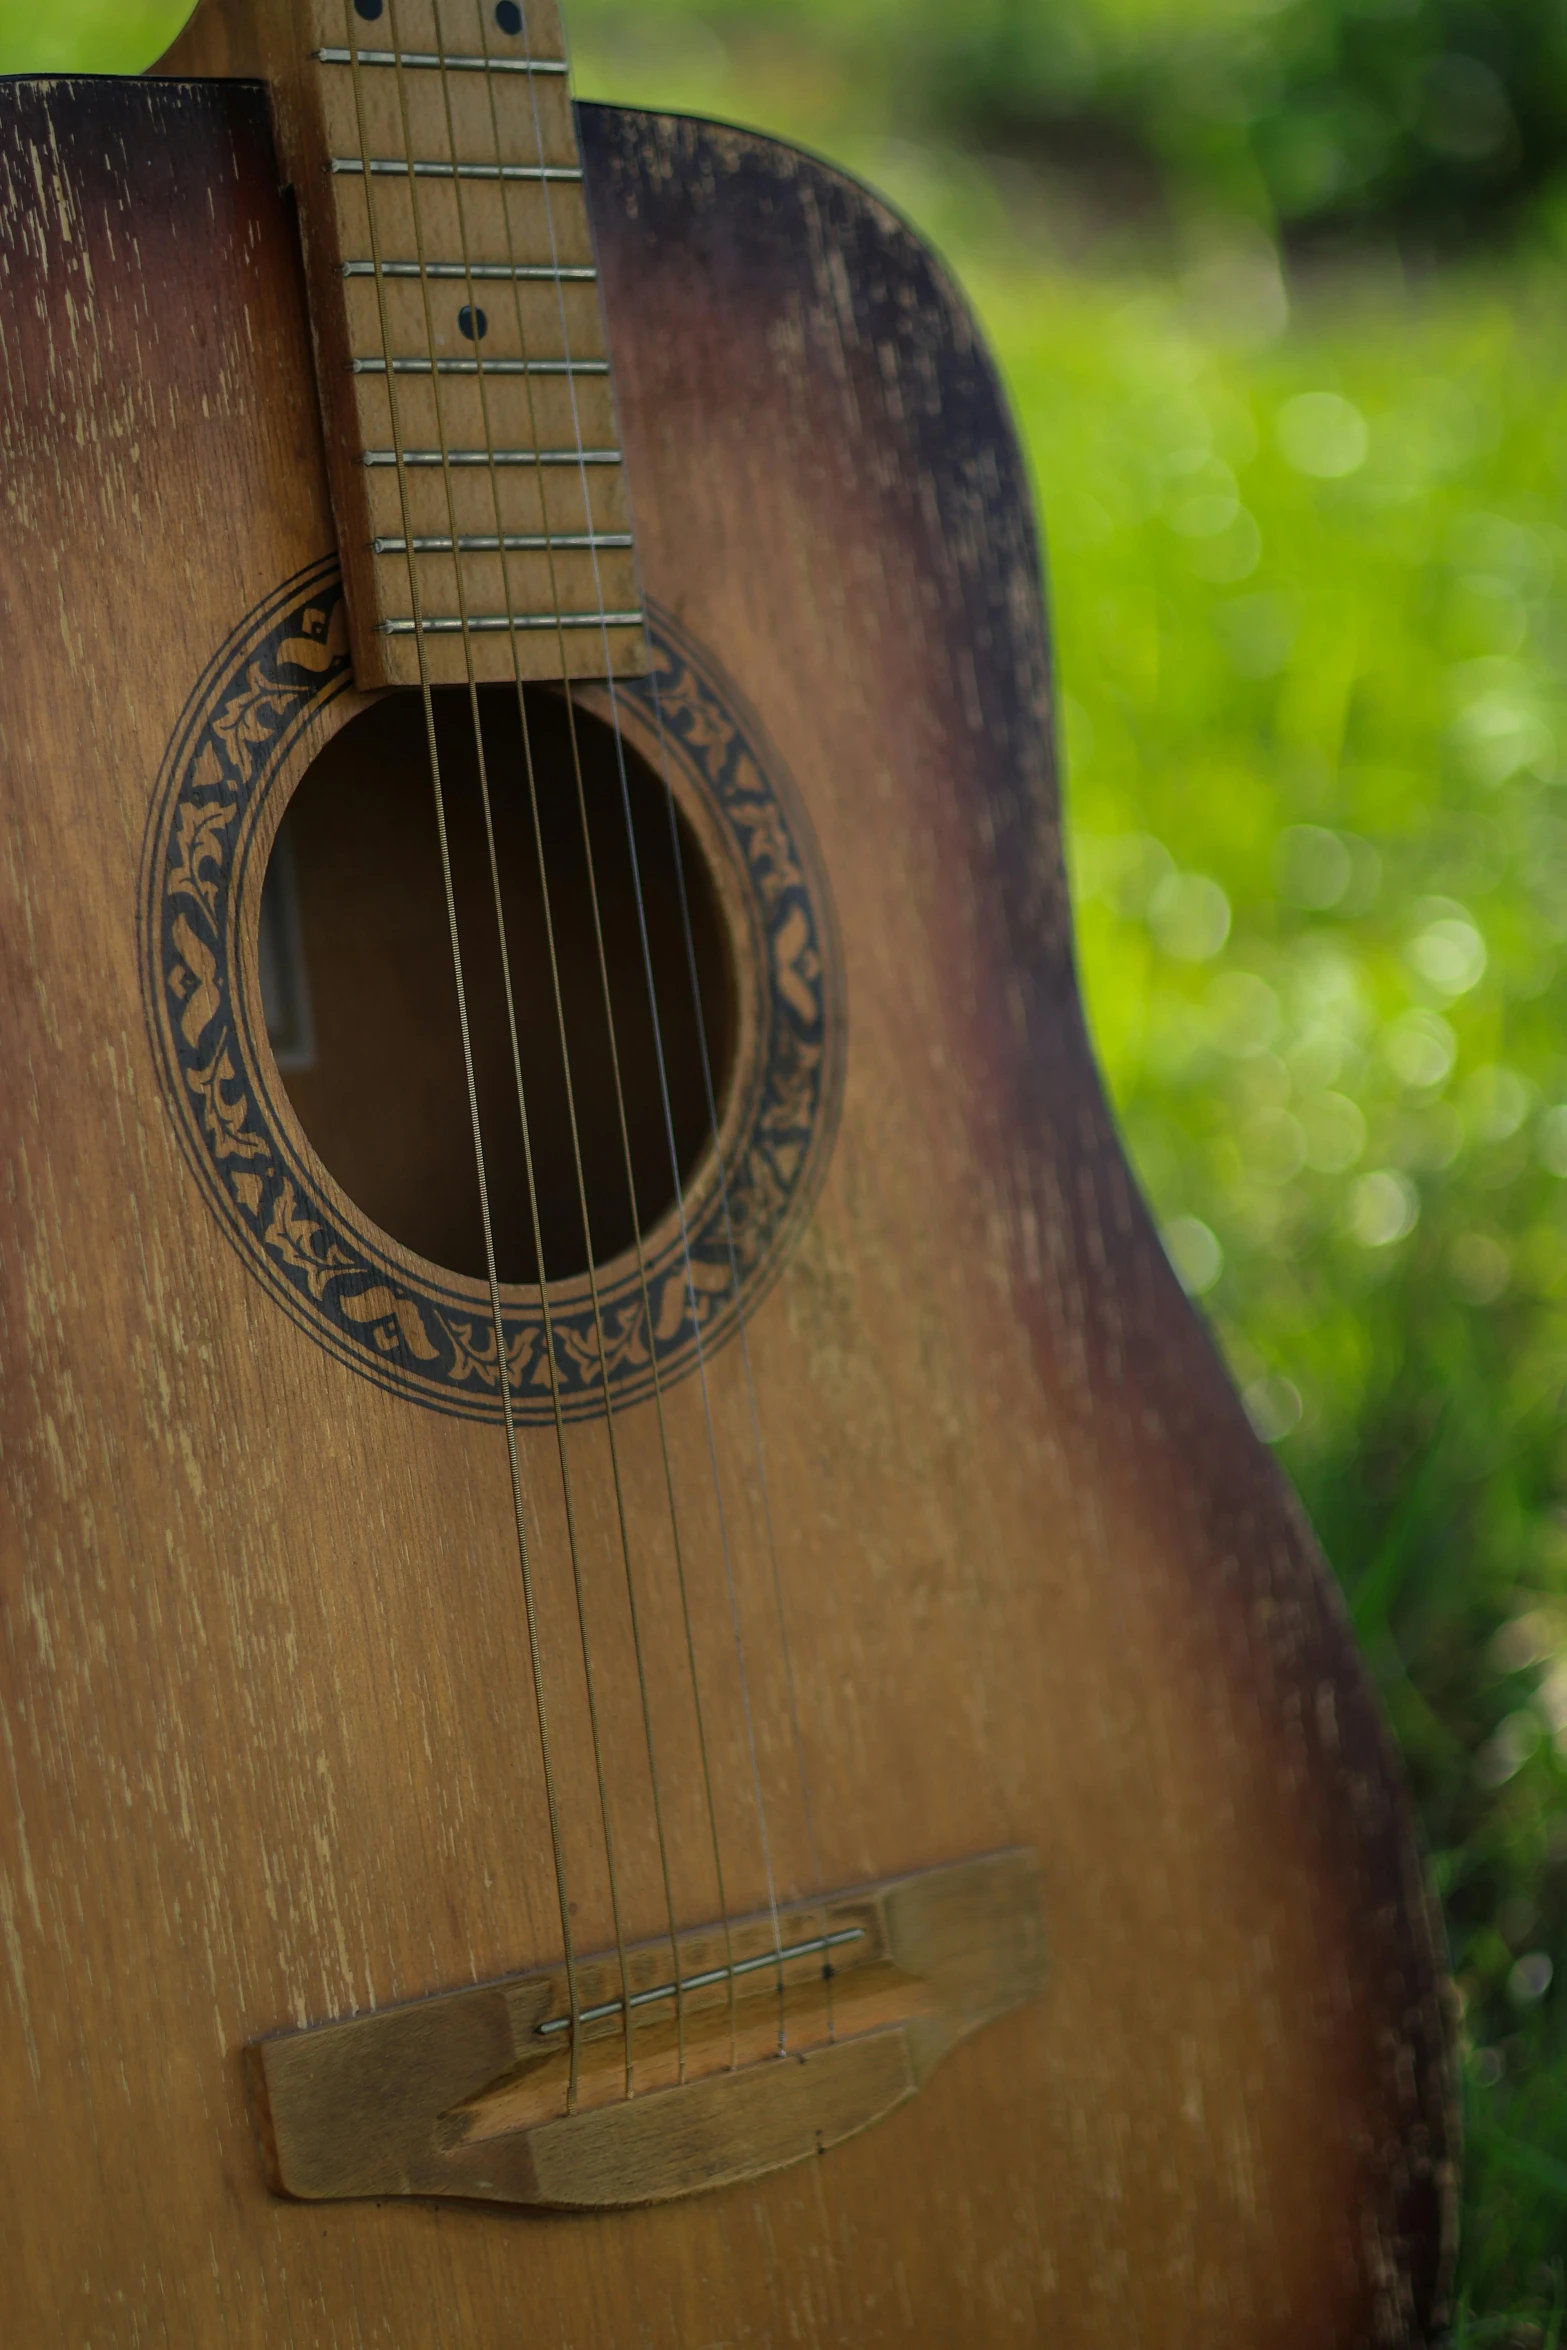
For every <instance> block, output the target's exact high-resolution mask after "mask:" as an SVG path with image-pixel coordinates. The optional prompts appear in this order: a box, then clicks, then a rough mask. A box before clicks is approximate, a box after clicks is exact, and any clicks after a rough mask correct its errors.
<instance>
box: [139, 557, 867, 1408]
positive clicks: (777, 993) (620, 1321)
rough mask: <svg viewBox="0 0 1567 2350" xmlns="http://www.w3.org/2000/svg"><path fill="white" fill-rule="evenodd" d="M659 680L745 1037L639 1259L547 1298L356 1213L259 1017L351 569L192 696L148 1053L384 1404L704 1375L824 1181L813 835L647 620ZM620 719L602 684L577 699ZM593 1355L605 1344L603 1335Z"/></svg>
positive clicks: (303, 1295)
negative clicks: (272, 911)
mask: <svg viewBox="0 0 1567 2350" xmlns="http://www.w3.org/2000/svg"><path fill="white" fill-rule="evenodd" d="M651 640H652V650H653V667H652V671H651V673H650V675H649V676H648V677H647V678H646V679H638V680H636V681H634V682H624V681H623V682H621V683H620V684H619V685H618V686H617V687H616V689H615V692H616V706H617V712H618V716H619V720H620V723H621V725H622V727H623V729H624V731H625V733H626V735H627V737H628V739H629V740H630V741H631V742H632V743H633V744H634V745H635V746H636V747H637V748H639V749H640V750H641V751H642V753H643V756H644V757H645V758H646V759H647V760H648V761H649V763H650V764H651V765H652V766H653V768H654V770H655V772H658V771H660V770H662V771H663V772H664V773H666V774H667V776H668V779H669V783H670V787H671V789H672V790H673V791H674V793H675V795H676V799H677V803H678V804H679V806H680V807H681V810H682V813H683V815H684V816H685V817H686V819H687V822H688V825H689V827H690V829H691V831H692V832H693V834H694V835H695V837H696V839H697V841H698V843H699V845H700V846H701V848H702V850H703V853H704V854H705V855H706V856H707V857H708V859H709V860H710V866H711V877H712V879H713V880H714V883H715V886H716V892H717V896H718V899H719V902H720V905H721V906H722V908H723V910H724V914H725V918H726V924H727V928H728V931H729V946H730V959H731V962H732V964H733V965H734V969H735V976H736V987H737V998H738V1001H737V1006H736V1009H737V1012H738V1019H737V1022H736V1028H737V1034H738V1040H739V1041H738V1045H737V1049H736V1052H735V1055H734V1066H733V1069H732V1072H731V1076H730V1081H729V1083H728V1086H727V1088H726V1093H725V1099H724V1101H723V1103H722V1104H721V1105H720V1118H719V1135H718V1146H717V1148H716V1149H715V1148H713V1147H712V1146H711V1144H710V1145H709V1146H708V1148H707V1149H706V1150H705V1152H704V1153H703V1155H702V1157H701V1160H700V1162H699V1164H698V1165H697V1167H696V1168H695V1170H694V1171H693V1174H692V1176H691V1178H690V1180H689V1182H688V1183H687V1185H686V1186H685V1190H684V1195H683V1199H682V1201H681V1202H680V1203H679V1205H678V1206H676V1207H673V1208H671V1209H670V1211H669V1212H668V1213H667V1214H666V1215H665V1216H664V1217H663V1218H662V1219H661V1220H660V1221H659V1222H658V1224H657V1225H656V1226H654V1228H653V1229H652V1230H650V1231H649V1232H647V1233H646V1234H645V1235H644V1236H643V1247H642V1262H641V1264H640V1265H639V1263H638V1260H637V1256H636V1253H635V1251H628V1252H627V1253H626V1254H625V1255H623V1256H621V1257H617V1258H614V1259H612V1260H611V1261H610V1262H608V1263H607V1264H605V1265H602V1266H600V1267H598V1268H597V1287H598V1310H597V1313H595V1310H594V1304H593V1299H592V1295H591V1292H590V1288H589V1283H588V1279H587V1277H586V1275H582V1276H580V1277H578V1278H576V1279H573V1280H568V1281H562V1282H552V1283H551V1284H550V1289H549V1305H550V1324H551V1331H552V1335H553V1380H552V1373H551V1356H550V1353H549V1352H548V1351H547V1348H546V1334H545V1316H544V1300H543V1298H542V1296H541V1294H540V1292H539V1291H538V1290H537V1289H536V1288H523V1287H507V1288H506V1289H504V1290H503V1291H502V1308H503V1310H502V1315H501V1331H500V1338H501V1344H500V1345H497V1333H496V1327H495V1318H494V1315H493V1313H492V1310H491V1301H490V1295H489V1292H488V1289H487V1287H486V1286H485V1284H484V1283H483V1282H479V1281H474V1280H471V1279H468V1278H465V1277H464V1276H462V1275H459V1274H457V1273H453V1272H449V1271H447V1270H445V1269H443V1268H442V1267H440V1266H437V1265H433V1264H431V1263H429V1262H427V1261H426V1260H425V1259H423V1258H421V1257H418V1256H416V1255H414V1254H413V1253H412V1252H411V1251H410V1250H408V1249H406V1248H404V1247H403V1246H402V1245H401V1244H400V1243H399V1242H397V1241H396V1240H394V1239H393V1238H392V1237H391V1236H390V1235H389V1234H387V1233H385V1232H383V1231H382V1230H381V1229H380V1228H379V1227H378V1226H377V1225H376V1224H374V1223H373V1222H372V1221H371V1220H370V1218H369V1217H368V1216H366V1215H365V1214H364V1213H363V1212H362V1211H361V1210H360V1209H359V1208H357V1207H356V1205H355V1204H354V1202H353V1201H352V1200H351V1199H350V1198H349V1197H348V1196H347V1194H346V1193H345V1192H344V1191H343V1190H342V1189H341V1187H340V1186H339V1185H338V1184H337V1183H336V1182H335V1181H334V1179H333V1177H332V1176H331V1175H330V1173H329V1172H328V1170H327V1169H326V1167H325V1166H324V1165H323V1164H322V1162H321V1160H320V1158H319V1157H318V1156H317V1155H316V1153H315V1152H314V1150H313V1149H312V1147H311V1145H310V1143H309V1142H308V1140H307V1139H306V1137H305V1134H304V1131H303V1129H302V1127H301V1126H300V1123H299V1120H298V1118H297V1117H296V1116H295V1114H294V1112H293V1109H292V1107H291V1106H290V1103H289V1101H288V1096H287V1093H286V1091H285V1089H284V1086H283V1082H282V1079H281V1077H280V1076H279V1074H278V1070H277V1067H276V1064H275V1062H274V1060H273V1057H272V1053H271V1050H270V1047H269V1046H268V1044H267V1041H266V1029H265V1023H264V1020H263V1017H262V1012H261V998H260V984H259V976H258V947H257V932H258V914H259V906H260V898H261V884H262V879H263V876H264V874H265V871H266V864H267V857H268V854H269V851H270V849H271V845H272V842H273V839H274V838H275V836H276V832H277V826H278V823H279V821H280V819H281V816H282V813H283V809H284V808H285V806H286V805H287V802H288V798H289V796H290V794H291V793H292V791H293V789H294V787H295V785H296V784H297V783H298V782H299V780H300V778H301V777H302V775H303V774H304V771H305V769H306V768H307V767H308V765H309V764H310V761H311V760H312V758H314V756H315V755H316V754H317V752H319V750H320V749H321V747H322V745H323V743H324V742H325V741H326V740H327V739H328V738H329V736H330V735H331V733H332V732H334V731H335V729H336V727H337V725H338V724H340V723H341V722H342V720H343V718H344V716H345V715H346V714H347V712H348V710H349V709H350V708H351V707H352V708H358V707H362V706H363V699H364V698H363V697H361V696H357V695H355V694H354V692H353V680H352V676H351V672H350V668H349V662H348V654H347V641H346V632H345V629H344V626H343V612H342V587H341V583H340V580H339V576H338V571H337V566H336V564H335V563H332V562H328V563H323V564H320V565H317V566H315V567H314V568H313V569H312V570H310V571H307V572H305V573H302V574H301V575H300V576H299V577H297V578H296V579H294V580H291V581H290V582H288V584H287V585H286V586H285V587H284V588H282V589H281V590H279V592H278V593H277V594H276V595H275V596H273V597H272V598H271V599H270V600H269V601H268V602H267V603H266V604H264V605H262V606H261V607H259V608H258V609H257V610H256V611H254V612H252V613H251V614H250V615H249V617H248V618H247V619H246V620H245V621H244V623H243V624H242V625H241V626H240V627H239V628H238V629H236V630H235V632H234V634H233V635H232V636H231V637H230V638H229V639H228V641H227V643H226V644H225V645H224V646H223V647H222V648H221V650H220V651H219V652H218V654H217V655H216V656H215V658H214V659H213V660H212V662H211V663H210V664H209V665H208V668H207V671H206V673H205V675H204V676H203V678H202V679H201V682H200V683H199V685H198V686H197V687H196V689H195V691H194V693H193V694H192V696H191V699H190V701H189V703H188V704H187V705H186V709H185V712H184V714H183V716H182V718H181V721H180V724H179V726H178V728H177V729H176V731H175V735H174V738H173V741H172V742H171V744H170V748H169V751H168V754H167V756H166V758H165V761H164V765H163V770H162V773H161V775H160V777H159V781H158V788H157V791H156V794H155V797H154V801H153V806H152V810H151V814H150V817H149V820H148V829H147V838H146V845H145V850H144V855H143V885H142V906H141V921H142V945H143V954H142V966H143V975H144V985H145V989H146V999H147V1007H148V1014H149V1020H150V1025H151V1028H152V1034H153V1042H154V1049H155V1052H156V1054H157V1057H158V1060H159V1063H160V1066H161V1070H162V1073H163V1078H164V1083H165V1087H166V1091H167V1095H168V1099H169V1102H170V1105H171V1108H172V1110H173V1113H174V1117H175V1121H176V1124H177V1127H178V1130H179V1134H180V1139H181V1142H182V1144H183V1147H184V1150H185V1153H186V1156H187V1158H188V1159H189V1161H190V1164H191V1166H192V1169H193V1170H194V1172H195V1174H196V1176H197V1179H198V1181H199V1182H200V1184H201V1186H202V1189H203V1191H204V1192H205V1194H206V1196H207V1199H208V1202H209V1204H210V1205H211V1207H212V1209H213V1211H214V1212H215V1214H216V1215H217V1217H218V1220H219V1222H220V1224H221V1225H222V1227H223V1230H224V1232H225V1233H226V1234H227V1236H228V1238H229V1239H230V1240H231V1241H232V1243H233V1244H234V1246H235V1247H236V1248H237V1249H238V1250H239V1252H240V1255H241V1256H242V1257H243V1259H244V1261H245V1263H246V1264H247V1265H248V1266H249V1268H250V1269H251V1271H252V1272H253V1273H254V1274H256V1276H257V1277H258V1278H259V1279H260V1280H261V1281H262V1282H263V1284H264V1285H265V1287H266V1288H267V1289H268V1291H269V1292H270V1293H271V1295H272V1296H273V1298H274V1299H275V1300H276V1301H277V1303H278V1304H279V1305H280V1306H282V1307H283V1309H284V1310H285V1311H286V1312H287V1313H289V1314H290V1315H291V1316H292V1317H293V1318H294V1320H295V1321H296V1322H298V1323H299V1324H300V1325H301V1326H302V1327H303V1328H304V1329H305V1330H307V1331H308V1332H309V1333H310V1334H311V1336H312V1337H314V1338H315V1339H317V1340H318V1341H319V1342H320V1343H321V1344H322V1345H323V1346H325V1347H326V1348H327V1349H328V1350H329V1351H330V1352H331V1353H332V1354H333V1355H335V1356H336V1357H337V1358H338V1360H339V1361H340V1362H343V1363H345V1364H347V1365H349V1366H350V1367H351V1368H352V1369H354V1370H356V1371H358V1372H360V1373H362V1374H363V1375H364V1376H365V1377H366V1378H369V1379H372V1380H374V1381H375V1382H376V1384H377V1385H378V1386H381V1387H384V1388H390V1389H391V1390H393V1391H394V1392H395V1393H396V1394H399V1395H402V1396H405V1397H408V1398H410V1399H411V1400H414V1401H417V1402H420V1403H424V1404H429V1405H431V1406H433V1407H435V1408H436V1409H438V1410H443V1411H451V1412H458V1413H462V1414H465V1415H467V1416H469V1417H475V1418H499V1417H500V1416H501V1410H502V1404H501V1388H500V1380H501V1366H502V1363H503V1362H504V1368H505V1376H506V1379H507V1382H508V1386H509V1390H510V1395H511V1402H512V1409H513V1413H514V1415H515V1417H516V1418H517V1419H518V1420H519V1421H522V1422H542V1421H545V1420H548V1419H549V1418H550V1417H551V1416H552V1412H553V1409H554V1405H553V1398H552V1388H554V1389H555V1390H557V1391H558V1394H559V1398H560V1402H561V1405H562V1407H563V1409H564V1410H565V1411H566V1412H567V1413H568V1414H570V1415H572V1416H574V1417H581V1416H586V1415H591V1414H594V1413H597V1412H600V1411H602V1410H603V1409H604V1408H605V1399H606V1392H607V1394H608V1398H609V1400H610V1401H611V1402H612V1403H614V1404H616V1405H618V1404H619V1403H620V1402H622V1401H625V1402H631V1401H634V1400H636V1399H638V1398H640V1397H642V1396H644V1395H646V1394H649V1393H650V1392H651V1390H652V1386H653V1379H654V1367H655V1364H656V1366H657V1371H658V1376H659V1379H660V1381H661V1382H666V1381H671V1380H674V1379H677V1378H679V1377H680V1376H682V1375H683V1374H684V1373H685V1372H687V1371H689V1370H690V1369H692V1368H693V1367H694V1366H695V1364H696V1363H697V1361H698V1359H699V1357H700V1355H701V1354H702V1353H703V1352H704V1351H710V1350H711V1349H713V1348H715V1347H716V1346H718V1345H720V1344H722V1342H723V1341H724V1339H725V1338H727V1337H729V1336H730V1335H731V1334H732V1333H733V1332H734V1330H735V1329H736V1327H737V1326H738V1323H739V1320H740V1318H741V1316H742V1315H744V1314H748V1313H749V1312H751V1311H752V1310H753V1309H754V1307H755V1306H756V1304H757V1303H758V1302H759V1301H760V1299H761V1297H762V1295H763V1293H764V1292H765V1290H766V1289H767V1288H768V1286H769V1285H770V1283H771V1282H772V1280H773V1279H774V1278H775V1276H776V1275H777V1273H778V1271H779V1269H780V1267H781V1266H782V1264H783V1262H784V1260H785V1258H786V1257H787V1254H788V1252H789V1248H790V1246H791V1244H792V1242H793V1241H794V1239H795V1238H796V1236H797V1235H798V1233H799V1231H800V1230H801V1228H802V1226H803V1224H804V1222H805V1219H806V1217H807V1215H808V1214H809V1211H810V1208H811V1205H812V1202H813V1200H814V1198H815V1196H816V1192H817V1190H818V1188H819V1186H820V1183H821V1180H822V1176H823V1174H824V1172H825V1168H826V1163H827V1159H828V1155H829V1153H830V1150H831V1145H832V1138H833V1132H834V1128H835V1125H836V1121H837V1115H838V1108H839V1103H840V1099H841V1095H842V1087H843V1038H844V1020H843V990H842V978H841V960H840V956H839V953H838V946H837V937H836V930H835V925H834V921H833V916H832V910H831V904H830V900H829V897H828V893H827V888H826V883H825V879H824V876H823V873H822V870H821V864H820V860H819V857H818V854H817V851H816V847H815V843H814V840H813V838H812V836H811V832H810V827H809V824H808V822H807V820H806V817H805V814H804V811H803V809H802V807H801V805H800V803H799V800H798V797H797V795H796V793H795V791H794V789H793V787H792V785H791V784H790V783H789V781H788V779H787V777H786V776H785V775H784V774H783V772H782V770H781V767H780V764H779V761H778V758H777V755H776V753H775V752H773V751H772V750H771V748H770V747H769V746H768V744H767V743H766V741H765V738H764V737H763V736H762V733H761V731H760V729H759V727H758V725H757V724H756V721H755V720H754V719H753V718H752V717H751V716H750V715H749V714H748V713H747V712H746V711H745V710H744V707H743V705H742V704H741V703H740V702H739V699H738V696H737V695H736V694H735V691H734V689H733V687H732V686H731V685H729V684H728V682H727V681H726V680H725V679H724V678H723V677H722V676H721V675H720V673H719V672H718V671H717V669H716V667H715V666H714V664H713V663H712V661H711V660H710V659H709V658H708V657H707V656H706V655H705V654H704V653H703V652H702V650H701V648H700V647H698V646H697V645H695V644H693V643H692V642H691V641H690V640H689V639H688V638H687V637H686V636H685V635H684V634H683V632H682V631H680V630H679V629H678V628H677V627H676V626H675V625H674V624H673V623H672V622H670V621H669V620H668V619H666V618H664V617H662V616H660V615H657V614H655V615H654V616H653V618H652V623H651ZM578 690H579V693H580V694H581V698H582V699H583V701H584V703H585V704H586V706H587V707H589V708H590V709H594V710H595V711H597V712H598V713H599V714H600V715H606V716H607V715H608V701H607V696H606V695H605V694H604V692H603V689H601V688H587V689H578ZM601 1330H602V1334H603V1345H602V1348H601V1347H600V1336H599V1334H600V1331H601Z"/></svg>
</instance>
